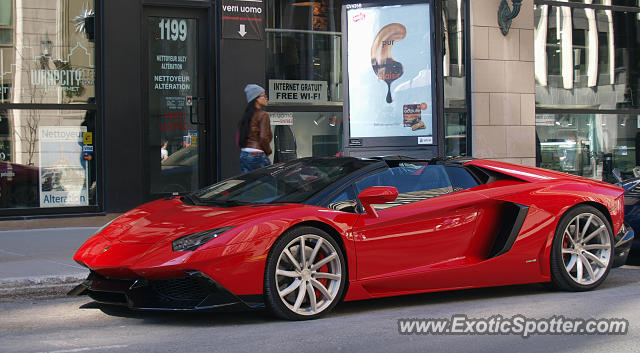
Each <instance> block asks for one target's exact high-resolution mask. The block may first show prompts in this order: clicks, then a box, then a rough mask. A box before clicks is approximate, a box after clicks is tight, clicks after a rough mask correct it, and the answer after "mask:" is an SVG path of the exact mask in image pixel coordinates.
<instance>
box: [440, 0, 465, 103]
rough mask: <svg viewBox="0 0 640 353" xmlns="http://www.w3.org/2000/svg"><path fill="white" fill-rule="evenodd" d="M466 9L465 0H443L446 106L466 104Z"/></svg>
mask: <svg viewBox="0 0 640 353" xmlns="http://www.w3.org/2000/svg"><path fill="white" fill-rule="evenodd" d="M464 10H465V8H464V1H463V0H445V1H443V6H442V21H443V29H444V42H443V45H444V48H443V49H442V51H443V56H442V71H443V75H444V106H445V108H463V107H465V106H466V70H465V60H466V58H465V56H466V54H465V36H464V28H465V27H464V26H465V25H464Z"/></svg>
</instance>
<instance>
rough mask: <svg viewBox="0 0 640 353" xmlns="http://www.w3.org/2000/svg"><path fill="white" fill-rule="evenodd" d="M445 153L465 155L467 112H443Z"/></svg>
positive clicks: (448, 154)
mask: <svg viewBox="0 0 640 353" xmlns="http://www.w3.org/2000/svg"><path fill="white" fill-rule="evenodd" d="M444 120H445V134H444V141H445V153H446V155H447V156H466V155H467V114H466V113H448V112H445V113H444Z"/></svg>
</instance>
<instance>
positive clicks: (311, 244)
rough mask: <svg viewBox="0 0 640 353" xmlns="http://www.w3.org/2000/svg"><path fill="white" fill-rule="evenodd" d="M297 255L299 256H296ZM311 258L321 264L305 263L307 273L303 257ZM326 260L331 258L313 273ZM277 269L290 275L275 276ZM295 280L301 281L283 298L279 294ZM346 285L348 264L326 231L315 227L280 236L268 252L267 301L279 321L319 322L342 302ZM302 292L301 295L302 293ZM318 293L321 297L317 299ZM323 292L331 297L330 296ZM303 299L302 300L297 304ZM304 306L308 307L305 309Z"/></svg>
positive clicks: (305, 258) (294, 230)
mask: <svg viewBox="0 0 640 353" xmlns="http://www.w3.org/2000/svg"><path fill="white" fill-rule="evenodd" d="M301 237H304V238H303V239H304V244H305V245H304V249H305V250H304V254H305V256H304V257H301V256H300V253H301V252H299V251H298V250H299V249H300V248H301V247H300V245H299V244H300V239H301ZM320 239H321V240H320ZM316 247H317V248H318V250H317V251H316V254H315V255H313V252H314V251H313V250H314V248H316ZM285 249H287V250H288V251H289V254H291V255H292V256H294V260H295V262H296V263H297V264H298V266H299V267H298V268H296V265H295V264H294V262H293V261H291V260H290V258H289V257H288V256H287V254H286V252H285ZM296 252H297V257H296V255H294V253H296ZM312 256H313V257H314V260H316V259H317V260H318V261H314V262H313V263H309V264H306V267H304V268H306V269H307V271H306V272H304V269H303V266H302V258H304V262H307V261H308V260H310V259H311V257H312ZM327 259H329V261H328V262H327V263H325V264H323V265H322V266H321V267H319V268H318V269H317V270H313V266H312V265H314V264H315V265H318V264H320V263H322V262H323V261H325V260H327ZM278 266H280V267H278ZM278 268H279V269H280V270H281V271H285V272H286V273H288V274H289V275H287V276H283V275H276V270H277V269H278ZM323 269H326V270H327V272H324V271H322V270H323ZM290 274H293V275H290ZM296 276H297V277H296ZM316 276H317V277H316ZM327 276H333V277H339V279H336V278H331V279H329V278H325V277H327ZM296 281H298V282H297V283H298V286H297V287H295V288H294V289H293V290H292V291H291V292H289V293H288V294H285V295H284V296H283V297H281V296H280V294H281V293H285V292H287V289H289V288H292V287H294V286H295V283H296ZM346 282H347V268H346V261H345V257H344V254H343V252H342V249H341V248H340V246H339V245H338V243H337V242H336V240H335V239H333V238H332V237H331V236H330V235H329V234H327V233H326V232H325V231H323V230H321V229H317V228H314V227H306V226H305V227H298V228H293V229H291V230H289V231H287V232H285V233H284V234H283V235H282V236H280V238H278V240H276V242H275V243H274V244H273V246H272V247H271V250H270V251H269V256H268V257H267V262H266V267H265V273H264V301H265V304H266V306H267V308H268V309H269V310H270V311H271V312H272V313H273V314H275V315H276V316H278V317H280V318H283V319H287V320H311V319H317V318H319V317H320V316H322V315H324V314H326V313H328V312H329V311H331V310H332V309H333V308H334V307H335V306H336V305H337V304H338V302H339V301H340V300H342V297H343V293H344V290H345V284H346ZM318 283H320V284H321V285H322V288H323V289H324V292H323V291H320V290H319V289H317V288H319V286H318ZM303 286H304V289H303ZM316 286H318V287H316ZM301 290H302V293H300V291H301ZM318 293H319V294H320V295H321V296H318ZM323 293H327V294H330V295H329V296H327V295H325V294H323ZM300 296H302V299H300V304H298V301H299V300H298V298H299V297H300ZM312 297H313V299H312ZM318 300H319V301H318ZM312 303H313V304H312ZM296 304H298V308H297V309H296V308H295V307H296ZM303 305H305V307H306V306H307V305H308V306H309V307H308V308H302V306H303ZM313 309H317V310H315V311H314V310H313Z"/></svg>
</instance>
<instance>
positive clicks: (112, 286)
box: [68, 271, 264, 310]
mask: <svg viewBox="0 0 640 353" xmlns="http://www.w3.org/2000/svg"><path fill="white" fill-rule="evenodd" d="M68 295H72V296H75V295H88V296H90V297H91V298H92V299H93V300H95V301H96V302H99V303H104V304H114V305H124V306H127V307H129V308H131V309H139V310H214V309H219V308H223V307H224V308H226V307H233V306H240V307H245V308H249V309H258V308H262V307H264V303H263V302H262V297H261V296H260V295H245V296H236V295H234V294H233V293H231V292H230V291H228V290H227V289H226V288H224V287H222V286H221V285H220V284H218V283H217V282H216V281H214V280H213V279H211V278H210V277H208V276H207V275H205V274H203V273H202V272H199V271H185V275H184V276H183V277H173V278H165V279H154V280H150V279H145V278H136V279H117V278H107V277H104V276H101V275H100V274H98V273H96V272H93V271H92V272H91V273H90V274H89V277H87V279H86V280H85V281H84V282H83V283H81V284H80V285H78V286H77V287H75V288H74V289H72V290H71V291H70V292H69V293H68Z"/></svg>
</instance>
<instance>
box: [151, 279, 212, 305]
mask: <svg viewBox="0 0 640 353" xmlns="http://www.w3.org/2000/svg"><path fill="white" fill-rule="evenodd" d="M149 282H150V284H151V287H152V288H153V290H154V291H155V292H156V293H158V294H159V295H160V296H163V297H165V298H167V299H172V300H189V301H202V300H204V299H205V298H206V297H207V295H208V294H209V286H208V285H207V284H206V283H204V281H202V279H199V278H195V277H177V278H169V279H160V280H153V281H149Z"/></svg>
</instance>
